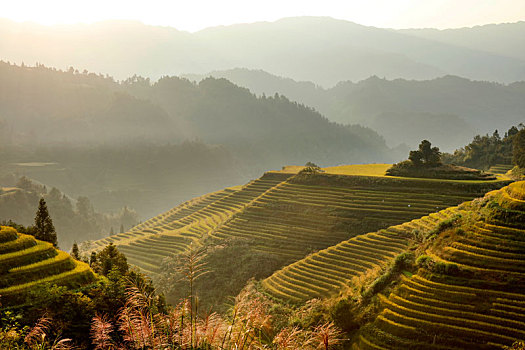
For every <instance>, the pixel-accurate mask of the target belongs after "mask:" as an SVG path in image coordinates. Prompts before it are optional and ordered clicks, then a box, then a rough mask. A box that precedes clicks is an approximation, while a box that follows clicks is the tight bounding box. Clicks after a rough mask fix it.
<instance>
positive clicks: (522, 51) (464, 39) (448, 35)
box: [397, 21, 525, 60]
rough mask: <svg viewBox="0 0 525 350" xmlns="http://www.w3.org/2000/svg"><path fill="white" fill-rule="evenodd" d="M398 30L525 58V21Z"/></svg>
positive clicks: (470, 47)
mask: <svg viewBox="0 0 525 350" xmlns="http://www.w3.org/2000/svg"><path fill="white" fill-rule="evenodd" d="M397 32H399V33H403V34H409V35H413V36H417V37H419V38H424V39H430V40H435V41H439V42H441V43H445V44H450V45H456V46H461V47H467V48H469V49H473V50H479V51H485V52H490V53H494V54H498V55H503V56H507V57H512V58H517V59H521V60H525V36H524V33H525V22H524V21H521V22H517V23H501V24H487V25H483V26H475V27H472V28H458V29H444V30H439V29H403V30H398V31H397Z"/></svg>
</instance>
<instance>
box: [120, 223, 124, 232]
mask: <svg viewBox="0 0 525 350" xmlns="http://www.w3.org/2000/svg"><path fill="white" fill-rule="evenodd" d="M120 233H124V224H120Z"/></svg>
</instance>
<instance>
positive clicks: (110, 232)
mask: <svg viewBox="0 0 525 350" xmlns="http://www.w3.org/2000/svg"><path fill="white" fill-rule="evenodd" d="M114 234H115V230H113V226H111V230H109V235H110V236H113V235H114Z"/></svg>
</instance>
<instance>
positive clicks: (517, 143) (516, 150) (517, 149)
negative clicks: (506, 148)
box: [512, 129, 525, 169]
mask: <svg viewBox="0 0 525 350" xmlns="http://www.w3.org/2000/svg"><path fill="white" fill-rule="evenodd" d="M512 162H513V163H514V164H516V165H517V166H518V167H520V168H522V169H525V129H521V130H520V131H519V132H518V133H517V134H516V135H515V136H514V142H513V145H512Z"/></svg>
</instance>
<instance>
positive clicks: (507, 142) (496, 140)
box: [443, 123, 525, 170]
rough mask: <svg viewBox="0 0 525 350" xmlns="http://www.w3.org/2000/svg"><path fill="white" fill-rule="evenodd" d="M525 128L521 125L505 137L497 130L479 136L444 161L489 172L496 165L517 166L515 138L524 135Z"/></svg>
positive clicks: (446, 155)
mask: <svg viewBox="0 0 525 350" xmlns="http://www.w3.org/2000/svg"><path fill="white" fill-rule="evenodd" d="M524 130H525V126H524V125H523V124H521V123H520V124H519V125H518V126H513V127H511V128H510V129H509V130H508V131H506V132H505V134H504V135H503V137H502V136H501V135H500V134H499V132H498V130H495V131H494V133H493V134H492V135H489V134H486V135H477V136H475V137H474V139H473V140H472V142H471V143H469V144H468V145H466V146H465V147H462V148H459V149H457V150H456V151H455V152H454V153H453V154H444V156H443V161H444V162H446V163H451V164H452V163H453V164H456V165H462V166H467V167H471V168H477V169H482V170H487V169H488V168H490V167H491V166H493V165H496V164H507V165H511V164H513V165H516V164H517V159H518V157H517V155H516V156H515V154H518V153H520V151H519V150H518V149H516V150H515V147H514V145H515V138H516V137H517V135H518V134H523V133H524V132H525V131H524Z"/></svg>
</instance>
